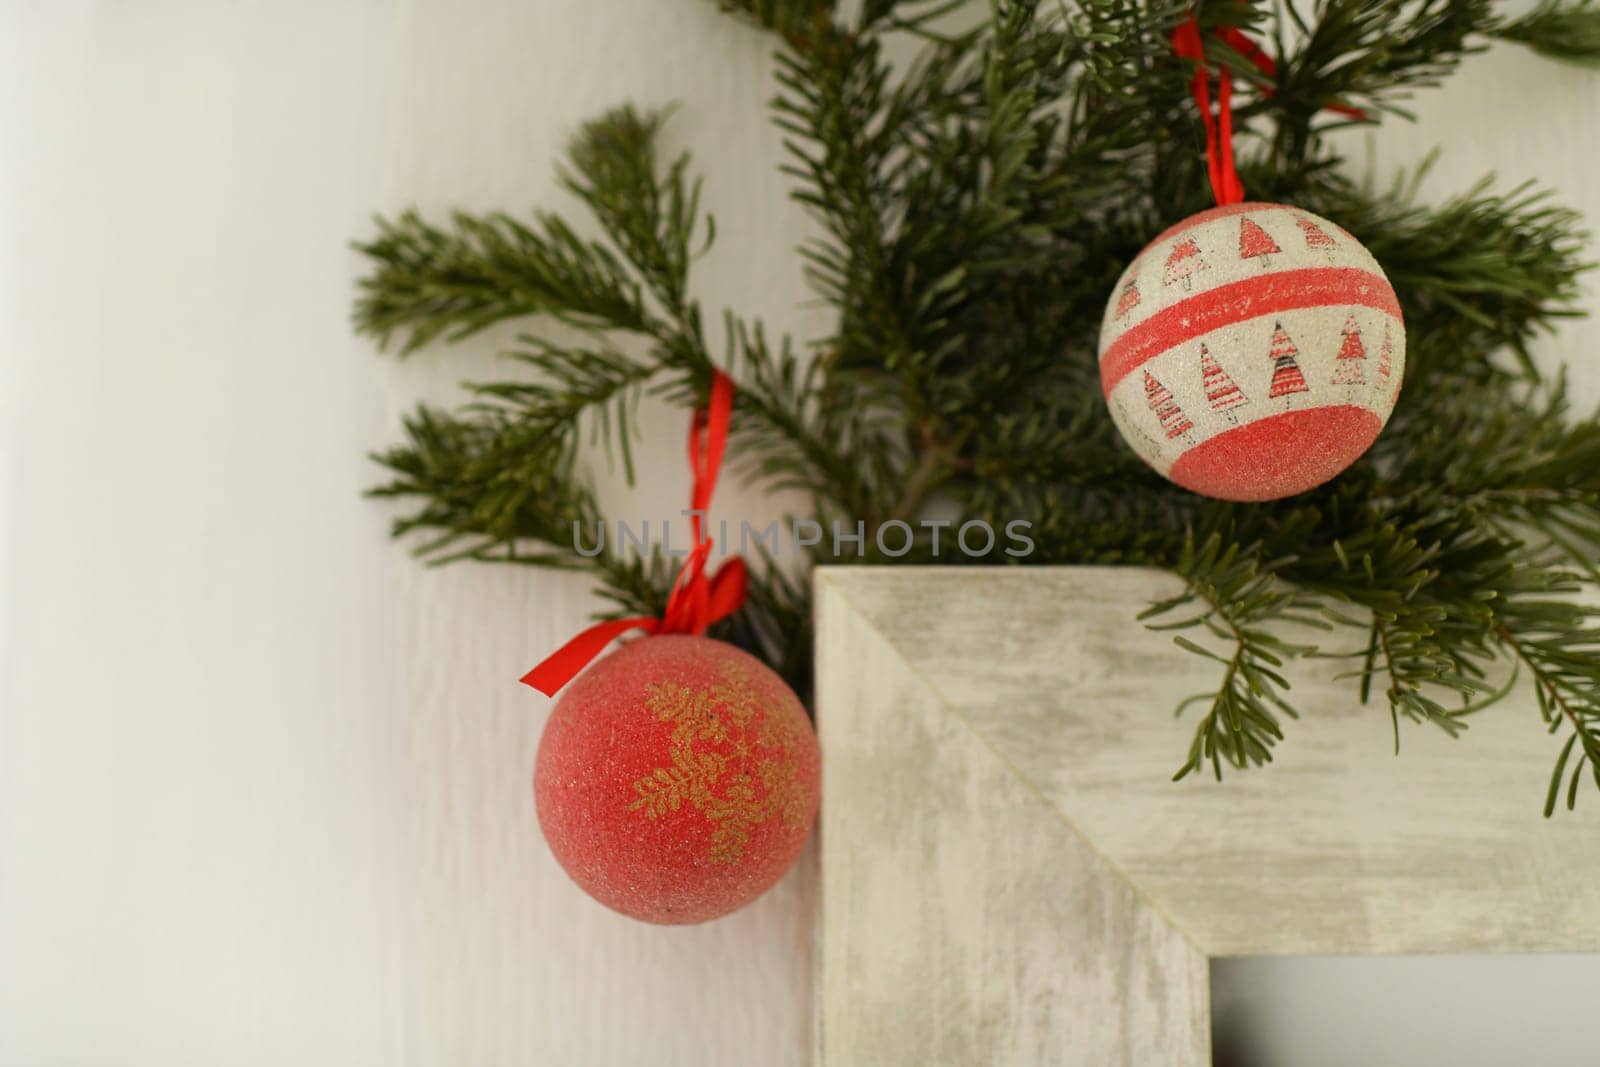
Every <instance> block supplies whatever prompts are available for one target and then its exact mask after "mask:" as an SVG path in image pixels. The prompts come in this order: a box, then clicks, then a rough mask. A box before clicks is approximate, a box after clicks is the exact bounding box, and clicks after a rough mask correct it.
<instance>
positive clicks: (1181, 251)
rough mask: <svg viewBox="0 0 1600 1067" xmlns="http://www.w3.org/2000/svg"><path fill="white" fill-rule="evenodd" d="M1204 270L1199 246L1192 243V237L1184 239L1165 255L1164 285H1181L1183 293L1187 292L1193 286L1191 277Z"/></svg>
mask: <svg viewBox="0 0 1600 1067" xmlns="http://www.w3.org/2000/svg"><path fill="white" fill-rule="evenodd" d="M1205 269H1206V261H1205V260H1204V259H1203V258H1201V256H1200V246H1199V245H1197V244H1195V243H1194V238H1193V237H1185V238H1184V239H1183V240H1181V241H1179V242H1178V243H1177V244H1176V245H1175V246H1174V247H1173V249H1172V251H1171V252H1169V253H1167V273H1166V284H1167V285H1176V284H1177V283H1178V282H1182V283H1183V289H1184V292H1188V291H1189V289H1190V287H1191V286H1192V285H1193V284H1194V282H1193V281H1192V280H1191V279H1192V277H1193V275H1195V274H1196V273H1197V272H1199V271H1203V270H1205Z"/></svg>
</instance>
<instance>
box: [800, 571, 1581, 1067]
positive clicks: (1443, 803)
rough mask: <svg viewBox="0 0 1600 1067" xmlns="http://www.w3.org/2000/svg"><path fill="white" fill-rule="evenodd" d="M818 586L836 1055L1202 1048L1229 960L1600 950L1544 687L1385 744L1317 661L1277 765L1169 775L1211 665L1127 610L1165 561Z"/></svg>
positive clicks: (896, 574) (1033, 1054) (827, 1032)
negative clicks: (1461, 724)
mask: <svg viewBox="0 0 1600 1067" xmlns="http://www.w3.org/2000/svg"><path fill="white" fill-rule="evenodd" d="M815 580H816V590H817V598H816V603H817V626H818V640H817V645H818V656H817V683H818V729H819V732H820V735H821V739H822V748H823V758H824V783H823V798H824V799H823V809H822V816H821V820H820V841H821V856H822V891H821V903H820V922H819V935H818V936H819V948H818V953H817V967H818V975H817V983H818V985H817V988H818V995H817V1010H818V1031H817V1050H818V1056H817V1061H818V1063H819V1064H821V1065H823V1067H840V1065H844V1064H886V1063H929V1064H932V1063H938V1064H969V1063H970V1064H985V1065H988V1064H1008V1063H1019V1064H1021V1063H1028V1064H1032V1063H1051V1064H1093V1065H1095V1067H1107V1065H1113V1064H1128V1065H1138V1067H1151V1065H1156V1064H1160V1065H1197V1067H1198V1065H1202V1064H1209V1063H1210V1062H1211V1049H1210V1044H1211V1040H1210V1012H1209V989H1208V985H1209V975H1208V972H1209V961H1210V959H1211V958H1212V957H1215V956H1231V955H1274V954H1297V953H1353V954H1381V953H1399V952H1537V951H1597V950H1600V826H1597V819H1596V815H1597V814H1600V805H1591V806H1590V807H1589V808H1588V809H1587V810H1585V809H1583V808H1581V807H1580V810H1579V811H1578V812H1576V813H1563V814H1562V815H1561V816H1560V817H1558V818H1555V819H1551V820H1546V819H1544V818H1542V817H1541V812H1540V802H1541V801H1542V799H1543V795H1542V787H1543V783H1544V782H1545V780H1546V775H1547V774H1548V773H1549V769H1550V765H1551V764H1550V761H1551V759H1552V758H1553V756H1554V747H1553V745H1552V742H1551V739H1550V738H1549V737H1547V736H1546V735H1545V734H1544V732H1543V731H1542V730H1541V729H1539V726H1538V722H1537V712H1536V710H1535V709H1534V706H1533V700H1532V696H1531V694H1528V693H1523V694H1518V695H1517V697H1516V698H1514V699H1513V700H1512V701H1509V702H1507V703H1506V704H1504V705H1501V706H1497V707H1496V708H1495V709H1494V710H1493V712H1492V713H1489V714H1486V715H1484V716H1480V717H1479V719H1478V720H1476V721H1475V722H1474V724H1473V726H1472V729H1471V730H1469V731H1468V733H1467V735H1466V736H1465V737H1464V738H1462V739H1460V740H1458V741H1451V740H1450V739H1448V738H1445V737H1443V736H1436V735H1437V734H1438V733H1439V732H1438V731H1427V730H1422V729H1412V730H1408V731H1407V732H1406V733H1405V734H1404V737H1403V749H1404V751H1403V752H1402V754H1401V755H1400V756H1399V758H1397V759H1396V758H1392V757H1391V749H1392V744H1393V739H1392V735H1391V733H1390V727H1389V721H1388V716H1387V714H1386V711H1385V709H1384V708H1383V707H1381V706H1379V705H1376V704H1374V705H1371V706H1367V707H1362V706H1360V705H1359V704H1358V703H1357V702H1356V701H1355V700H1354V698H1353V696H1352V694H1351V689H1350V683H1349V682H1348V681H1347V680H1346V681H1339V680H1337V679H1335V678H1334V677H1333V675H1334V674H1335V673H1336V671H1337V670H1338V669H1339V668H1338V667H1335V666H1333V665H1329V668H1328V670H1327V671H1326V672H1324V673H1323V674H1321V675H1319V676H1318V677H1317V678H1315V679H1313V680H1311V681H1310V682H1309V683H1308V684H1297V686H1296V689H1295V699H1296V702H1297V704H1298V705H1299V706H1300V707H1301V708H1302V709H1303V710H1304V711H1305V712H1306V715H1305V717H1304V718H1302V719H1301V720H1300V721H1298V722H1294V723H1291V724H1290V727H1291V730H1290V732H1289V737H1288V739H1287V740H1286V741H1285V742H1284V744H1283V745H1282V746H1281V749H1280V755H1279V758H1278V760H1277V761H1276V762H1275V763H1274V765H1273V766H1271V767H1269V768H1266V769H1264V770H1258V771H1252V772H1249V773H1243V774H1234V775H1232V776H1231V777H1230V780H1228V781H1227V782H1226V783H1224V784H1223V785H1220V786H1219V785H1218V784H1217V783H1215V782H1214V781H1211V780H1210V779H1209V778H1206V779H1205V780H1185V781H1184V782H1182V783H1177V784H1174V783H1173V782H1172V781H1171V776H1172V771H1173V770H1174V768H1175V766H1176V764H1177V763H1178V762H1179V760H1180V758H1181V755H1182V753H1183V751H1184V747H1185V746H1186V744H1187V743H1188V733H1189V730H1190V729H1191V728H1192V725H1193V720H1192V719H1188V720H1186V721H1182V722H1174V720H1173V717H1172V709H1173V708H1174V707H1175V706H1176V704H1177V701H1178V700H1179V698H1180V697H1181V696H1183V695H1186V694H1188V693H1192V692H1195V691H1200V690H1204V689H1207V688H1214V687H1215V686H1216V684H1217V679H1216V677H1215V673H1214V671H1213V670H1212V668H1214V667H1215V665H1214V664H1207V663H1205V662H1204V661H1203V660H1200V658H1199V657H1196V656H1193V655H1191V654H1189V653H1186V652H1184V651H1182V650H1180V649H1177V648H1175V647H1174V646H1173V645H1172V643H1171V641H1170V635H1165V634H1160V633H1155V632H1152V631H1149V630H1147V629H1145V628H1144V627H1143V626H1141V625H1140V624H1139V623H1137V622H1136V621H1135V615H1136V614H1137V613H1138V611H1139V610H1140V609H1141V608H1143V607H1144V606H1146V605H1148V604H1149V603H1151V602H1153V601H1155V600H1157V599H1160V598H1162V597H1165V596H1169V595H1171V594H1172V593H1173V592H1174V591H1175V589H1176V580H1175V579H1174V578H1173V577H1172V576H1171V575H1169V574H1165V573H1162V572H1157V571H1147V570H1136V569H1126V568H1116V569H1114V568H1099V567H1082V568H1076V567H1074V568H998V569H970V568H918V567H906V568H823V569H821V570H819V571H818V572H817V576H816V579H815ZM1302 673H1303V672H1302V671H1297V678H1298V677H1299V676H1300V675H1301V674H1302Z"/></svg>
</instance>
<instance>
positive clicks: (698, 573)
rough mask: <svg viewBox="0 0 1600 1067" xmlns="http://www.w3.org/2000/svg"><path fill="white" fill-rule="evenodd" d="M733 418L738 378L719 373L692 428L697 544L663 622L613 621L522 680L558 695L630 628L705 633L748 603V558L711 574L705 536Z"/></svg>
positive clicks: (692, 506)
mask: <svg viewBox="0 0 1600 1067" xmlns="http://www.w3.org/2000/svg"><path fill="white" fill-rule="evenodd" d="M732 415H733V379H731V378H729V377H728V376H727V375H726V374H724V373H722V372H721V371H720V370H719V371H714V372H713V373H712V379H711V396H710V400H709V402H708V403H707V404H706V405H705V406H704V407H700V408H696V409H695V412H694V418H693V420H692V421H691V423H690V426H689V469H690V470H691V471H692V472H693V475H694V484H693V487H692V488H691V489H690V493H689V524H690V528H691V530H692V531H693V534H694V546H693V547H692V548H691V549H689V554H688V556H687V557H686V558H685V559H684V561H683V566H682V568H680V569H679V571H678V576H677V578H676V579H674V580H673V583H672V592H671V593H670V594H669V595H668V597H667V607H666V610H665V611H664V612H662V615H661V618H659V619H657V618H652V617H650V616H637V617H634V618H628V619H610V620H607V621H605V622H601V623H596V624H595V625H593V626H591V627H589V628H588V629H586V630H584V631H583V632H582V633H580V634H578V635H577V636H576V637H574V638H573V639H572V640H570V641H568V642H567V643H566V644H564V645H562V646H561V647H560V648H559V649H557V650H556V651H555V652H553V653H551V654H550V656H548V657H547V658H546V659H545V660H544V662H542V663H540V664H539V665H538V666H537V667H535V668H534V669H533V670H531V671H529V672H528V673H527V674H525V675H523V676H522V682H523V684H524V685H530V686H532V687H533V688H535V689H537V690H539V692H541V693H543V694H544V695H545V696H555V695H556V692H557V691H558V690H559V689H560V688H561V687H562V686H564V685H566V684H567V683H568V682H570V681H571V680H572V679H573V678H574V677H575V676H576V675H577V674H578V672H579V671H581V670H583V669H584V668H585V667H587V666H588V665H589V664H590V662H592V661H593V660H594V658H595V657H596V656H598V655H599V654H600V653H601V652H603V651H605V648H606V646H607V645H609V644H610V643H611V642H612V641H614V640H616V639H617V638H618V637H621V636H622V635H623V634H625V633H627V632H628V631H630V630H642V631H644V632H645V633H647V634H701V633H704V632H705V630H706V628H707V627H708V626H710V625H711V624H712V623H715V622H719V621H721V620H722V619H725V618H727V617H728V616H729V615H732V614H733V613H734V612H735V611H738V610H739V607H740V605H742V604H743V603H744V600H745V593H746V590H747V588H748V584H749V582H748V576H747V574H746V571H745V565H744V560H743V559H741V558H740V557H738V556H734V557H732V558H731V559H729V560H728V561H727V562H726V563H724V564H723V565H722V566H721V567H718V568H717V570H716V573H715V574H713V575H710V576H709V577H708V576H707V574H706V564H707V562H708V561H709V560H710V558H711V549H712V542H711V539H710V538H709V537H708V536H706V513H707V512H708V511H709V510H710V508H711V496H712V494H713V493H714V492H715V491H716V488H717V475H718V474H719V473H721V470H722V457H723V454H724V453H725V452H726V450H727V446H728V424H729V422H730V421H731V418H732Z"/></svg>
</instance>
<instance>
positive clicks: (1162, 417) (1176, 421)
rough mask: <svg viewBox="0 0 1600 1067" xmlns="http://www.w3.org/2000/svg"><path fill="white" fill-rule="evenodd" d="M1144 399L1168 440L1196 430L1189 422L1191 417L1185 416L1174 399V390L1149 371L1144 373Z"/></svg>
mask: <svg viewBox="0 0 1600 1067" xmlns="http://www.w3.org/2000/svg"><path fill="white" fill-rule="evenodd" d="M1144 399H1145V402H1146V403H1147V404H1149V405H1150V410H1151V411H1153V412H1155V413H1156V418H1157V419H1158V420H1159V421H1160V422H1161V429H1162V430H1163V431H1165V433H1166V435H1167V440H1169V441H1170V440H1172V439H1173V438H1174V437H1182V436H1183V435H1184V434H1186V433H1188V432H1189V431H1190V430H1192V429H1194V423H1192V422H1190V421H1189V416H1187V415H1185V414H1184V413H1183V409H1182V408H1180V407H1179V406H1178V402H1177V401H1176V400H1174V399H1172V390H1170V389H1168V388H1167V387H1166V386H1164V385H1162V384H1161V383H1160V382H1158V381H1156V378H1155V375H1153V374H1151V373H1150V372H1149V371H1145V372H1144Z"/></svg>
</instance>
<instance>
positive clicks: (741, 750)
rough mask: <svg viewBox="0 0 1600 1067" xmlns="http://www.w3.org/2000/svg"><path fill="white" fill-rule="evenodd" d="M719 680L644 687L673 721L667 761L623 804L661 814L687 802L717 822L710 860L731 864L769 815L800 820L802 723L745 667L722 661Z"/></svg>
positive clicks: (648, 700) (648, 702) (787, 821)
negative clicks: (776, 705)
mask: <svg viewBox="0 0 1600 1067" xmlns="http://www.w3.org/2000/svg"><path fill="white" fill-rule="evenodd" d="M718 675H719V677H718V680H717V681H716V682H714V683H713V684H712V685H710V686H706V687H695V686H686V685H679V684H678V683H676V682H663V683H660V684H656V685H652V686H650V688H649V690H648V691H647V694H646V696H645V707H646V708H647V709H649V710H650V711H651V712H653V713H655V716H656V718H658V719H660V720H661V721H662V722H669V723H671V724H672V749H671V758H672V764H671V766H667V767H657V768H656V769H655V770H654V771H652V772H651V773H649V774H647V775H645V776H644V777H643V778H640V779H639V780H638V781H636V782H634V783H633V791H634V792H635V793H637V794H638V796H637V797H635V798H634V801H633V803H631V804H629V805H628V810H629V811H639V812H643V813H644V815H645V817H646V818H649V819H659V818H661V817H662V816H664V815H668V814H670V813H672V812H675V811H678V810H679V809H680V808H682V807H683V805H685V804H688V805H690V806H691V807H693V808H694V809H695V810H696V811H698V812H700V813H701V814H702V815H704V816H705V817H706V818H707V819H709V820H711V822H712V823H713V824H714V825H715V829H714V830H713V831H712V833H711V856H710V859H711V862H713V863H736V862H738V860H739V858H740V857H741V856H743V855H744V851H745V847H746V846H747V845H748V844H749V843H750V833H751V831H753V830H754V829H755V828H756V827H757V826H760V825H761V824H762V823H764V822H766V821H767V820H768V819H771V818H774V817H776V818H779V819H781V820H783V824H784V825H785V826H787V827H790V828H798V827H800V826H802V825H804V823H805V814H806V813H805V808H806V798H805V794H804V791H803V790H801V788H800V759H799V755H798V749H799V742H800V732H801V730H803V729H804V726H803V724H801V723H800V722H799V721H797V720H796V718H795V717H794V716H789V715H780V714H778V713H777V711H776V710H775V709H772V708H769V707H768V706H767V703H766V702H765V701H763V700H762V698H761V697H760V696H759V695H758V694H757V693H756V691H755V690H754V689H753V688H752V687H751V685H750V678H749V676H748V675H747V674H746V673H745V670H744V668H743V667H741V666H739V665H738V664H736V663H724V664H723V665H722V667H721V668H720V670H719V671H718Z"/></svg>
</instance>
